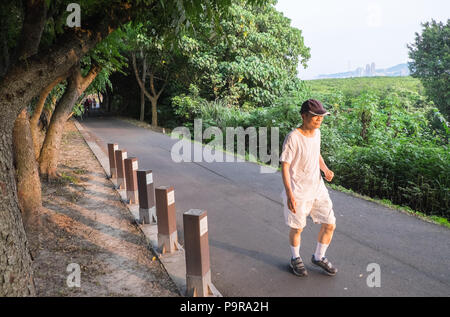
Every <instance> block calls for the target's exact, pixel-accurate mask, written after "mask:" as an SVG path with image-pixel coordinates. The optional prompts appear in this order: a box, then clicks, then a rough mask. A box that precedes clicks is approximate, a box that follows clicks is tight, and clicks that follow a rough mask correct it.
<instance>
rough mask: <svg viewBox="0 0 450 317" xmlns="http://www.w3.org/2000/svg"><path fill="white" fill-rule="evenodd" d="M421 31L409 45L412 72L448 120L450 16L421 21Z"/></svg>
mask: <svg viewBox="0 0 450 317" xmlns="http://www.w3.org/2000/svg"><path fill="white" fill-rule="evenodd" d="M422 26H423V30H422V34H418V33H416V39H415V42H414V43H412V44H411V45H408V48H409V58H411V59H412V62H411V63H409V68H410V70H411V75H412V76H413V77H417V78H419V79H420V80H421V81H422V84H423V86H424V87H425V89H426V94H427V95H428V96H429V97H430V99H431V100H433V101H434V103H435V104H436V105H437V107H438V108H439V109H440V111H441V112H442V114H443V115H444V116H446V117H447V120H450V19H448V20H447V24H444V23H442V22H436V21H434V20H432V21H431V22H426V23H424V24H422Z"/></svg>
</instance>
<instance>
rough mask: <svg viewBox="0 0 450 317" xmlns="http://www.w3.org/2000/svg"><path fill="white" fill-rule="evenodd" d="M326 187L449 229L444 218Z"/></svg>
mask: <svg viewBox="0 0 450 317" xmlns="http://www.w3.org/2000/svg"><path fill="white" fill-rule="evenodd" d="M327 185H328V186H330V188H332V189H334V190H337V191H340V192H343V193H347V194H350V195H352V196H355V197H358V198H362V199H364V200H367V201H371V202H375V203H377V204H380V205H382V206H385V207H388V208H390V209H395V210H399V211H401V212H404V213H407V214H409V215H412V216H416V217H418V218H420V219H422V220H425V221H428V222H432V223H434V224H437V225H441V226H444V227H446V228H450V223H449V222H448V220H447V219H446V218H443V217H439V216H428V215H426V214H424V213H423V212H420V211H417V210H413V209H411V208H410V207H408V206H400V205H396V204H394V203H392V201H390V200H389V199H377V198H372V197H369V196H365V195H361V194H358V193H356V192H354V191H353V190H351V189H347V188H345V187H342V186H341V185H335V184H327Z"/></svg>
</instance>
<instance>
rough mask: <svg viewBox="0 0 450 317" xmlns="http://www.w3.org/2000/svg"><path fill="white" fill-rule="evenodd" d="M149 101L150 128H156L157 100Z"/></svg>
mask: <svg viewBox="0 0 450 317" xmlns="http://www.w3.org/2000/svg"><path fill="white" fill-rule="evenodd" d="M150 101H151V103H152V126H154V127H157V126H158V112H157V111H156V110H157V104H158V99H156V98H152V99H151V100H150Z"/></svg>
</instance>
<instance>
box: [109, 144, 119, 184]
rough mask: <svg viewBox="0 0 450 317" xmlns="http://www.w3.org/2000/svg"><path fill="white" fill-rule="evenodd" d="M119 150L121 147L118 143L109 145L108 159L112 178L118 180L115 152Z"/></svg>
mask: <svg viewBox="0 0 450 317" xmlns="http://www.w3.org/2000/svg"><path fill="white" fill-rule="evenodd" d="M118 149H119V145H118V144H116V143H108V157H109V170H110V175H109V177H110V178H113V179H117V169H116V156H115V151H117V150H118Z"/></svg>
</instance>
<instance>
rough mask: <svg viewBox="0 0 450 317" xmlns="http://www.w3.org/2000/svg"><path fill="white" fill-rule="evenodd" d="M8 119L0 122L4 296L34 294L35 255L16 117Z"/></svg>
mask: <svg viewBox="0 0 450 317" xmlns="http://www.w3.org/2000/svg"><path fill="white" fill-rule="evenodd" d="M7 119H9V121H6V122H2V123H3V124H0V133H1V137H0V297H3V296H28V295H31V296H34V295H35V288H34V283H33V273H32V272H33V271H32V267H31V256H30V253H29V252H28V241H27V238H26V235H25V230H24V226H23V223H22V217H21V215H20V210H19V205H18V200H17V194H16V182H15V177H14V165H13V159H12V158H13V149H12V130H13V129H12V125H13V123H14V121H15V119H16V118H15V117H11V116H10V117H8V118H7ZM8 122H9V124H8Z"/></svg>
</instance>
